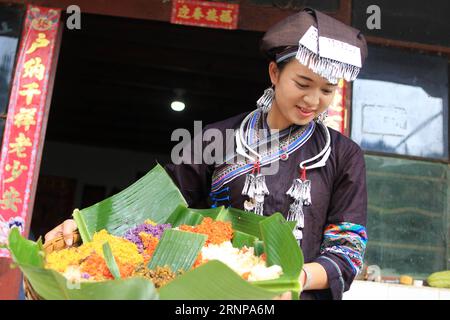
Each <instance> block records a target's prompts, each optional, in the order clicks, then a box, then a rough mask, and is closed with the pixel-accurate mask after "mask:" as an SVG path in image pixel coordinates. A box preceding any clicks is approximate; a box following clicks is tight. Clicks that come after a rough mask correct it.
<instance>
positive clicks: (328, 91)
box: [322, 89, 333, 94]
mask: <svg viewBox="0 0 450 320" xmlns="http://www.w3.org/2000/svg"><path fill="white" fill-rule="evenodd" d="M322 92H323V93H325V94H330V93H332V92H333V91H331V90H327V89H322Z"/></svg>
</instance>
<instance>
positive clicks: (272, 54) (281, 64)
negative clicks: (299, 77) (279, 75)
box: [267, 46, 295, 72]
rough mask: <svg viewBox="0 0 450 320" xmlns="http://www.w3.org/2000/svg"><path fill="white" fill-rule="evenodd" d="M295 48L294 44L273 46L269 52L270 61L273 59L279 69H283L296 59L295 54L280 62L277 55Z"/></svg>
mask: <svg viewBox="0 0 450 320" xmlns="http://www.w3.org/2000/svg"><path fill="white" fill-rule="evenodd" d="M292 48H294V47H293V46H287V47H277V48H273V49H272V50H270V51H269V52H268V56H267V57H268V58H269V61H273V62H275V63H276V64H277V67H278V70H280V72H281V71H283V69H284V67H285V66H286V65H287V64H288V63H289V62H291V61H292V60H293V59H295V56H292V57H290V58H287V59H284V60H282V61H280V62H277V56H279V55H280V54H282V53H283V52H286V51H290V49H292Z"/></svg>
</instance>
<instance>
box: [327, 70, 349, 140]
mask: <svg viewBox="0 0 450 320" xmlns="http://www.w3.org/2000/svg"><path fill="white" fill-rule="evenodd" d="M345 86H346V84H345V81H344V80H342V79H341V80H340V81H339V83H338V87H337V89H336V94H335V95H334V99H333V102H332V103H331V105H330V107H329V108H328V117H327V118H326V120H325V124H326V125H327V126H328V127H330V128H333V129H335V130H337V131H339V132H340V133H342V134H345V130H346V110H345Z"/></svg>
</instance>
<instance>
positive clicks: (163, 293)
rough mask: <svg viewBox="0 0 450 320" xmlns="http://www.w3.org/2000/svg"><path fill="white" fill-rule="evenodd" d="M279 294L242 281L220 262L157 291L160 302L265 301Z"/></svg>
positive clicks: (180, 277) (184, 275)
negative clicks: (161, 300)
mask: <svg viewBox="0 0 450 320" xmlns="http://www.w3.org/2000/svg"><path fill="white" fill-rule="evenodd" d="M280 293H281V292H276V291H269V290H265V289H262V288H258V287H256V286H253V285H252V284H250V283H249V282H247V281H245V280H242V278H241V277H239V276H238V275H237V274H236V273H235V272H234V271H233V270H231V269H230V268H229V267H227V266H226V265H225V264H223V263H222V262H220V261H214V260H213V261H209V262H207V263H205V264H204V265H201V266H200V267H198V268H196V269H194V270H192V271H189V272H187V273H185V274H183V275H181V276H179V277H177V278H176V279H175V280H173V281H171V282H169V283H168V284H167V285H165V286H164V287H162V288H161V289H160V290H159V295H160V298H161V299H163V300H205V299H208V300H236V299H242V300H265V299H272V298H274V297H275V296H276V295H278V294H280Z"/></svg>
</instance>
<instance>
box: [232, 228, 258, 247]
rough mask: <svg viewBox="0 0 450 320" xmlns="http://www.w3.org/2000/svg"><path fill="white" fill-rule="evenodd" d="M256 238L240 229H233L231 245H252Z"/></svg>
mask: <svg viewBox="0 0 450 320" xmlns="http://www.w3.org/2000/svg"><path fill="white" fill-rule="evenodd" d="M257 240H258V238H257V237H255V236H252V235H250V234H248V233H244V232H241V231H234V233H233V241H232V243H233V247H235V248H242V247H243V246H247V247H253V246H254V245H255V242H256V241H257Z"/></svg>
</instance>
